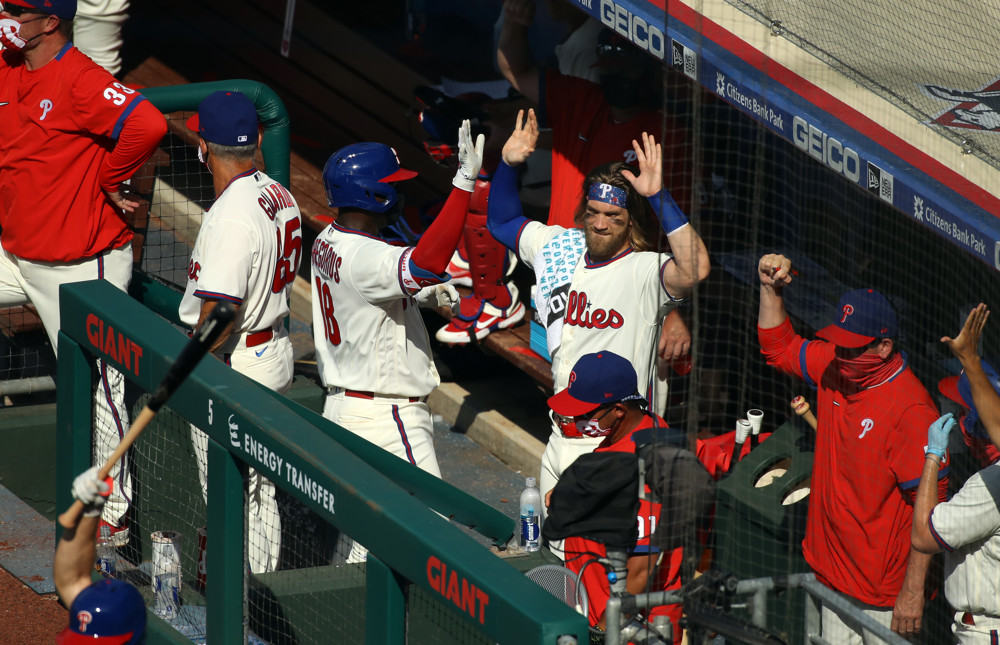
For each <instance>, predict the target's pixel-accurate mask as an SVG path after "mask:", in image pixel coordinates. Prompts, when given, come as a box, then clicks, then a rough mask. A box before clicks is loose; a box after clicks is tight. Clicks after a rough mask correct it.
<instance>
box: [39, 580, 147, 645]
mask: <svg viewBox="0 0 1000 645" xmlns="http://www.w3.org/2000/svg"><path fill="white" fill-rule="evenodd" d="M145 642H146V603H145V602H143V600H142V594H140V593H139V590H138V589H136V588H135V587H133V586H132V585H130V584H128V583H127V582H122V581H121V580H113V579H108V580H101V581H100V582H95V583H94V584H92V585H90V586H89V587H87V588H86V589H84V590H83V591H81V592H80V593H79V594H77V596H76V598H75V599H74V600H73V604H72V606H71V607H70V608H69V627H67V628H66V629H64V630H63V631H62V632H61V633H60V634H59V636H58V637H57V638H56V643H57V645H78V644H82V643H89V644H90V645H126V644H129V645H131V644H139V643H145Z"/></svg>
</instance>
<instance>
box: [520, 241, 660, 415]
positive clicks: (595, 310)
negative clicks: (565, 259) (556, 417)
mask: <svg viewBox="0 0 1000 645" xmlns="http://www.w3.org/2000/svg"><path fill="white" fill-rule="evenodd" d="M565 230H566V229H564V228H563V227H561V226H545V225H543V224H541V223H539V222H529V223H527V224H525V226H524V228H523V229H522V231H521V233H520V236H519V237H518V249H517V252H518V255H519V256H520V257H521V259H522V261H524V262H525V264H527V265H528V266H529V267H531V266H532V263H533V261H534V258H535V256H536V255H537V254H538V252H539V251H541V249H542V247H543V246H545V244H546V243H547V242H548V241H549V240H551V239H552V238H554V237H555V236H556V235H558V234H559V233H561V232H563V231H565ZM668 261H671V256H670V255H669V254H666V253H652V252H636V251H632V250H631V249H630V250H627V251H625V252H624V253H622V254H621V255H618V256H616V257H614V258H612V259H610V260H606V261H604V262H591V261H590V260H589V256H588V255H587V254H586V253H584V254H583V255H582V256H581V257H580V259H579V260H578V261H577V263H576V268H575V270H574V272H573V278H572V280H571V282H570V290H569V297H568V298H567V302H566V314H565V316H564V318H563V328H562V337H561V344H560V346H559V348H558V349H557V350H556V352H555V355H553V356H552V380H553V390H554V391H555V392H559V391H560V390H562V389H563V388H565V387H566V385H567V384H568V383H569V375H570V372H571V371H572V369H573V365H575V364H576V362H577V360H579V359H580V357H581V356H583V355H585V354H590V353H592V352H597V351H600V350H609V351H612V352H614V353H616V354H618V355H619V356H622V357H624V358H627V359H628V360H629V361H630V362H631V363H632V365H633V367H635V371H636V374H637V375H638V377H639V392H640V393H641V394H642V395H643V396H644V397H646V400H647V401H650V402H652V401H653V400H654V399H653V398H651V397H652V396H653V389H654V383H655V381H656V379H655V378H653V376H654V374H655V369H654V368H655V366H656V343H657V340H658V338H659V331H660V322H661V321H662V320H663V316H665V315H666V314H667V313H668V312H669V311H670V309H672V308H673V307H674V306H675V305H676V302H675V301H674V300H672V299H671V298H670V296H669V294H667V292H666V290H665V289H664V288H663V286H662V282H661V280H660V275H661V270H662V268H663V266H664V265H665V264H666V263H667V262H668ZM532 268H533V267H532Z"/></svg>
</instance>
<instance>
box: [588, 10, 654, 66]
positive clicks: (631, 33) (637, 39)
mask: <svg viewBox="0 0 1000 645" xmlns="http://www.w3.org/2000/svg"><path fill="white" fill-rule="evenodd" d="M600 2H601V5H600V14H599V15H600V17H601V22H602V23H603V24H604V25H605V26H606V27H608V28H609V29H614V30H615V31H616V32H618V33H619V34H621V35H622V36H624V37H625V38H628V39H629V40H630V41H632V42H633V43H634V44H635V45H636V46H638V47H639V48H640V49H643V50H645V51H648V52H649V53H650V54H652V55H653V56H656V57H657V58H659V59H660V60H663V57H664V55H665V54H666V44H665V42H664V38H663V32H662V31H660V30H659V29H657V28H656V26H655V25H651V24H649V23H647V22H646V21H645V20H643V19H642V18H641V17H640V16H637V15H635V14H634V13H632V12H631V11H629V10H628V9H626V8H625V7H622V6H620V5H617V4H615V3H614V2H611V0H600Z"/></svg>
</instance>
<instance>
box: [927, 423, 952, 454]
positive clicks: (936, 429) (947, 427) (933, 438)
mask: <svg viewBox="0 0 1000 645" xmlns="http://www.w3.org/2000/svg"><path fill="white" fill-rule="evenodd" d="M954 427H955V419H953V418H952V414H951V412H949V413H948V414H945V415H943V416H942V417H941V418H940V419H938V420H937V421H935V422H934V423H932V424H931V425H930V427H929V428H927V448H926V449H925V450H924V452H925V453H928V454H935V455H937V456H938V457H940V458H941V461H942V462H943V461H944V460H945V454H946V453H947V452H948V434H949V433H951V429H952V428H954Z"/></svg>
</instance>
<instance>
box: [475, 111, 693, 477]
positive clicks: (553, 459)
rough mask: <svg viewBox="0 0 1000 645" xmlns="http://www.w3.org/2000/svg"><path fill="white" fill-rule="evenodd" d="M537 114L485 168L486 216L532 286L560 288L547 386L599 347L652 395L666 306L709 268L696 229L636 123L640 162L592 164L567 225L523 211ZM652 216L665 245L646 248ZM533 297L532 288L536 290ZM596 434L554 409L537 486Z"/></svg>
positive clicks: (541, 290)
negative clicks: (521, 183)
mask: <svg viewBox="0 0 1000 645" xmlns="http://www.w3.org/2000/svg"><path fill="white" fill-rule="evenodd" d="M537 140H538V123H537V121H536V119H535V113H534V111H533V110H529V111H528V115H527V120H525V118H524V112H523V110H522V111H521V112H519V113H518V116H517V122H516V125H515V128H514V132H513V134H512V135H511V137H510V138H509V139H508V140H507V143H506V144H505V145H504V148H503V153H502V156H503V160H502V162H501V163H500V166H499V168H498V169H497V171H496V174H495V175H494V178H493V187H492V190H491V193H490V202H489V207H488V211H487V223H488V225H489V228H490V232H491V233H492V234H493V236H494V237H495V238H496V239H497V240H498V241H500V242H501V243H502V244H504V245H505V246H507V248H509V249H511V250H513V251H514V252H515V253H517V255H518V257H519V258H520V259H521V261H522V262H524V263H525V264H526V265H528V266H529V267H531V268H533V269H534V270H535V274H536V275H537V276H541V279H540V281H539V285H538V294H552V293H565V294H566V307H565V314H564V316H563V317H562V318H561V319H560V320H558V321H557V322H558V324H552V325H549V327H548V329H547V331H548V334H549V338H548V340H549V346H550V350H551V348H554V350H552V381H553V390H554V392H556V393H558V392H560V391H561V390H563V389H564V388H565V387H567V386H568V385H569V378H570V374H571V372H572V369H573V365H575V364H576V362H577V360H579V359H580V357H581V356H584V355H585V354H589V353H593V352H596V351H600V350H607V351H611V352H614V353H615V354H618V355H619V356H622V357H624V358H626V359H627V360H628V361H629V362H630V363H632V365H633V366H634V367H635V370H636V372H637V373H638V377H639V380H638V383H639V387H640V393H641V394H642V395H643V398H645V399H646V400H647V401H650V400H654V399H653V398H651V397H654V396H655V392H654V384H655V382H656V381H655V379H654V378H653V377H654V375H655V358H656V342H657V336H658V330H659V325H660V321H661V320H662V318H663V316H664V314H665V313H666V312H667V311H670V310H671V309H673V308H674V307H676V305H677V302H678V301H679V300H680V299H682V298H684V297H685V296H687V294H688V293H689V292H690V291H691V289H692V288H693V287H694V285H696V284H697V283H698V282H699V281H701V280H703V279H705V278H706V277H707V276H708V271H709V260H708V251H707V250H706V248H705V244H704V242H702V240H701V237H700V236H699V235H698V232H697V231H695V230H694V228H693V227H692V226H691V225H690V224H689V223H688V222H687V219H686V218H685V217H684V214H683V213H682V212H681V211H680V209H679V208H678V207H677V205H676V204H675V203H674V202H673V199H671V197H670V193H669V192H667V191H666V190H661V189H662V177H663V167H662V150H661V147H660V145H659V144H657V143H656V142H655V140H654V139H653V137H652V136H650V135H648V134H646V133H645V132H644V133H642V145H640V144H639V143H638V142H633V151H634V154H635V156H636V159H637V161H638V166H639V169H638V172H637V171H636V169H635V168H633V167H632V166H629V165H627V164H625V163H623V162H621V161H615V162H612V163H609V164H604V165H602V166H599V167H597V168H595V169H594V170H593V171H591V172H590V174H588V175H587V177H586V179H584V180H583V182H582V184H583V185H582V197H581V198H580V199H579V200H578V202H577V205H576V207H575V209H574V212H575V218H574V227H573V228H564V227H562V226H546V225H544V224H542V223H540V222H535V221H531V220H528V219H527V218H526V217H524V215H523V214H522V212H521V204H520V201H519V200H518V195H517V171H516V170H515V167H516V166H518V165H520V164H521V163H523V162H524V161H525V160H526V159H527V158H528V156H529V155H530V154H531V153H532V152H533V151H534V148H535V144H536V142H537ZM654 213H663V215H662V216H661V221H660V224H661V226H662V228H663V230H664V231H665V232H666V234H667V240H668V242H669V244H670V249H671V253H670V254H668V253H656V252H652V251H651V249H652V248H653V245H654V241H655V240H656V236H657V235H658V234H659V231H658V230H657V229H656V224H655V218H654ZM536 301H537V296H536ZM599 443H601V437H594V436H585V435H583V434H582V433H580V432H579V431H578V430H577V428H576V425H575V424H574V423H573V421H572V420H569V421H568V422H565V423H563V422H559V421H557V420H556V419H555V418H553V427H552V434H551V436H550V437H549V441H548V445H547V446H546V449H545V453H544V455H543V457H542V471H541V475H540V477H539V485H540V488H541V492H542V495H543V496H544V495H545V494H546V493H547V492H548V491H549V490H551V489H552V487H553V486H555V483H556V481H557V480H558V479H559V476H560V475H561V474H562V472H563V470H565V469H566V468H567V467H569V465H570V464H572V463H573V461H575V460H576V458H577V457H578V456H579V455H582V454H586V453H588V452H591V451H593V450H594V448H596V447H597V445H598V444H599Z"/></svg>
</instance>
